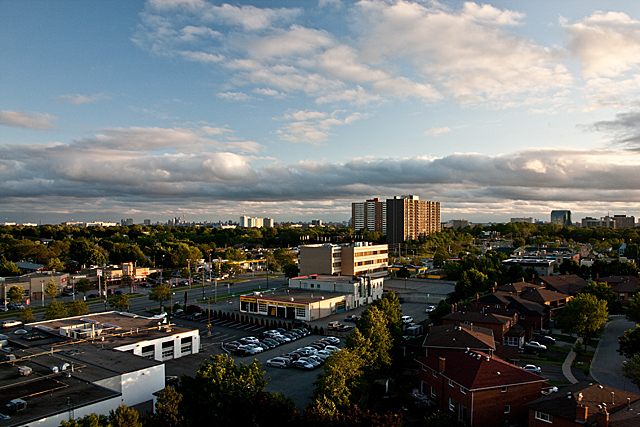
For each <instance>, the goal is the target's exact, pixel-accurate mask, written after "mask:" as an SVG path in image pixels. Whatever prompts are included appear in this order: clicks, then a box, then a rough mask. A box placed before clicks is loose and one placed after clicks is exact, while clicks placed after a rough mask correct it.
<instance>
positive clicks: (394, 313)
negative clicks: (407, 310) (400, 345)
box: [371, 291, 402, 342]
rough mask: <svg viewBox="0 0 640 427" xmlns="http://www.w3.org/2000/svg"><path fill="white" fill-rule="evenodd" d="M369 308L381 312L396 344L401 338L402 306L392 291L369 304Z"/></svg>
mask: <svg viewBox="0 0 640 427" xmlns="http://www.w3.org/2000/svg"><path fill="white" fill-rule="evenodd" d="M371 307H376V308H378V309H379V310H380V311H381V312H382V314H383V315H384V317H385V319H386V320H387V329H389V332H390V333H391V337H392V338H393V339H394V341H395V342H398V340H399V339H400V337H401V336H402V306H401V305H400V300H399V299H398V297H397V296H396V294H395V293H393V292H392V291H389V292H385V293H384V295H383V296H382V298H381V299H378V300H375V301H374V302H372V303H371Z"/></svg>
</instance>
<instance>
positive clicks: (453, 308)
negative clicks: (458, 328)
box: [451, 304, 456, 313]
mask: <svg viewBox="0 0 640 427" xmlns="http://www.w3.org/2000/svg"><path fill="white" fill-rule="evenodd" d="M455 311H456V310H455V307H454V306H453V304H451V312H452V313H453V312H455Z"/></svg>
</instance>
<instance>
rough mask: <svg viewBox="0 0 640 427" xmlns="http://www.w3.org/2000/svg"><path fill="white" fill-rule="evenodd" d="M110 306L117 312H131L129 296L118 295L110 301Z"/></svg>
mask: <svg viewBox="0 0 640 427" xmlns="http://www.w3.org/2000/svg"><path fill="white" fill-rule="evenodd" d="M163 286H164V285H163ZM156 287H157V286H156ZM109 305H110V306H111V308H115V309H116V310H120V311H123V310H124V311H129V305H130V303H129V295H127V294H121V295H116V296H115V297H113V298H111V299H110V300H109ZM160 305H162V303H160Z"/></svg>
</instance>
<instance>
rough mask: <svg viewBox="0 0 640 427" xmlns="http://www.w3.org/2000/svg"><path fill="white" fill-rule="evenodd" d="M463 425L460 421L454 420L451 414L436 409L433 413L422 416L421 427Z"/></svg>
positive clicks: (455, 426)
mask: <svg viewBox="0 0 640 427" xmlns="http://www.w3.org/2000/svg"><path fill="white" fill-rule="evenodd" d="M457 426H463V424H462V423H459V422H458V421H456V420H455V419H454V418H453V417H452V416H451V414H449V413H448V412H443V411H441V410H437V411H436V412H434V413H433V414H431V415H429V416H428V417H425V418H424V421H423V422H422V424H421V427H457Z"/></svg>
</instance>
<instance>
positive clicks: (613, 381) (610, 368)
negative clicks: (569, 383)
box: [591, 316, 640, 394]
mask: <svg viewBox="0 0 640 427" xmlns="http://www.w3.org/2000/svg"><path fill="white" fill-rule="evenodd" d="M609 318H610V319H611V320H610V321H609V322H607V324H606V325H605V332H604V335H603V337H602V339H601V340H600V344H599V345H598V349H597V350H596V353H595V355H594V357H593V361H592V362H591V376H592V377H593V378H594V379H595V380H596V381H598V382H599V383H601V384H604V385H607V386H609V387H615V388H618V389H620V390H627V391H630V392H632V393H636V394H640V390H639V389H638V387H636V386H635V385H634V384H632V383H631V381H629V380H627V379H625V378H624V376H623V375H622V362H624V361H625V358H624V356H622V355H620V354H619V353H618V352H617V351H616V350H617V349H618V337H619V336H621V335H622V334H624V332H625V331H627V330H629V329H635V327H636V324H635V322H629V321H628V320H627V319H626V318H625V317H624V316H610V317H609Z"/></svg>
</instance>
